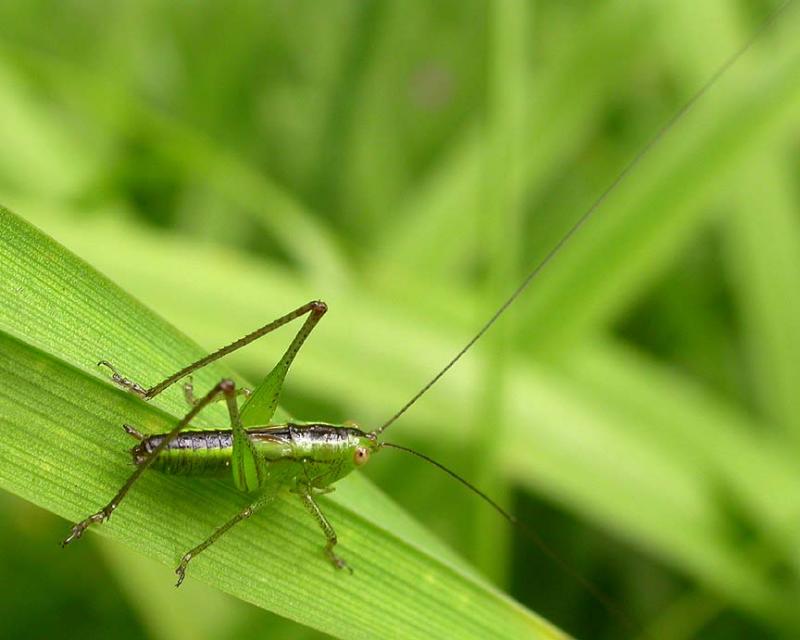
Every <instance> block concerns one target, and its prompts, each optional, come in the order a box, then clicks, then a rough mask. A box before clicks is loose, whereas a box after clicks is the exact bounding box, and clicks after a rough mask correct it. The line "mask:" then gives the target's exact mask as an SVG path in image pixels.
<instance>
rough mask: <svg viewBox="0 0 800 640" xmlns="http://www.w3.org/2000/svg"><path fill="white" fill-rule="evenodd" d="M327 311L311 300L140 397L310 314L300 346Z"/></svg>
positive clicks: (320, 303) (156, 392)
mask: <svg viewBox="0 0 800 640" xmlns="http://www.w3.org/2000/svg"><path fill="white" fill-rule="evenodd" d="M327 310H328V307H327V305H326V304H325V303H324V302H322V301H321V300H312V301H311V302H307V303H306V304H304V305H302V306H300V307H297V309H295V310H294V311H290V312H289V313H287V314H286V315H284V316H281V317H280V318H278V319H277V320H273V321H272V322H269V323H267V324H265V325H264V326H263V327H260V328H258V329H256V330H255V331H253V332H252V333H248V334H247V335H246V336H244V337H243V338H239V339H238V340H236V341H235V342H232V343H231V344H229V345H227V346H225V347H222V348H221V349H217V350H216V351H214V352H213V353H210V354H208V355H207V356H205V357H203V358H200V359H199V360H197V361H196V362H193V363H192V364H190V365H187V366H185V367H184V368H183V369H181V370H180V371H176V372H175V373H173V374H172V375H171V376H169V377H167V378H165V379H164V380H162V381H161V382H159V383H158V384H156V385H153V386H152V387H150V388H149V389H147V390H146V391H145V392H144V394H143V395H142V397H143V398H144V399H145V400H150V399H151V398H155V397H156V396H157V395H158V394H159V393H161V392H162V391H164V390H165V389H167V388H168V387H170V386H172V385H173V384H175V383H176V382H177V381H178V380H180V379H181V378H185V377H186V376H188V375H189V374H190V373H192V372H193V371H197V370H198V369H202V368H203V367H205V366H206V365H207V364H211V363H212V362H214V361H216V360H219V359H220V358H222V357H223V356H226V355H228V354H229V353H233V352H234V351H236V350H238V349H241V348H242V347H244V346H247V345H248V344H250V343H251V342H254V341H255V340H258V339H259V338H260V337H262V336H264V335H266V334H268V333H270V332H271V331H274V330H275V329H278V328H279V327H282V326H283V325H285V324H287V323H289V322H291V321H292V320H294V319H295V318H300V317H301V316H304V315H306V314H310V315H309V317H308V319H307V320H306V322H305V324H304V325H303V328H302V329H300V333H298V336H299V335H300V334H301V333H303V331H304V330H305V336H304V338H303V340H301V341H300V344H302V343H303V341H304V340H305V337H307V336H308V333H309V332H310V331H311V329H313V328H314V325H316V324H317V322H319V319H320V318H321V317H322V316H323V315H324V314H325V312H326V311H327ZM296 340H297V338H295V342H296ZM295 342H292V345H294V344H295ZM297 348H298V349H299V348H300V345H297ZM290 350H291V347H290ZM288 353H289V352H288V351H287V354H286V355H288ZM295 353H296V351H295ZM286 355H284V358H283V359H285V358H286ZM292 359H294V354H292V355H291V357H290V359H289V364H291V360H292ZM287 368H288V367H287Z"/></svg>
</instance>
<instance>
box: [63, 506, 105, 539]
mask: <svg viewBox="0 0 800 640" xmlns="http://www.w3.org/2000/svg"><path fill="white" fill-rule="evenodd" d="M110 516H111V511H110V510H108V507H106V508H104V509H101V510H100V511H98V512H97V513H93V514H92V515H90V516H89V517H88V518H86V520H81V521H80V522H78V523H77V524H75V525H74V526H73V527H72V531H70V534H69V535H68V536H67V537H66V538H64V541H63V542H62V543H61V546H62V547H66V546H67V545H68V544H69V543H70V542H72V541H73V540H77V539H78V538H80V537H81V536H82V535H83V532H84V531H86V530H87V529H88V528H89V527H91V526H92V525H93V524H100V523H102V522H105V521H106V520H108V518H109V517H110Z"/></svg>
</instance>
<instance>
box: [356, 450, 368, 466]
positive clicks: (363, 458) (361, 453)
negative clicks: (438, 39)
mask: <svg viewBox="0 0 800 640" xmlns="http://www.w3.org/2000/svg"><path fill="white" fill-rule="evenodd" d="M368 460H369V449H367V448H366V447H356V450H355V453H354V454H353V461H354V462H355V463H356V466H358V467H360V466H363V465H365V464H367V461H368Z"/></svg>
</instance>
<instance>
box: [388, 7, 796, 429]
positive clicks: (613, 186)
mask: <svg viewBox="0 0 800 640" xmlns="http://www.w3.org/2000/svg"><path fill="white" fill-rule="evenodd" d="M793 2H794V0H785V1H784V2H783V3H782V4H780V5H779V6H778V7H777V8H776V9H775V10H774V11H773V12H772V13H771V14H770V15H769V16H768V17H767V18H765V19H764V21H763V22H762V23H761V24H760V25H759V27H758V28H757V29H756V30H755V31H754V32H753V33H752V34H751V35H750V37H749V38H748V39H747V40H746V41H745V42H744V44H742V45H741V46H740V47H739V49H737V50H736V51H735V52H734V53H732V54H731V56H730V57H729V58H728V59H727V60H725V62H723V63H722V65H721V66H720V67H719V68H718V69H717V70H716V71H715V72H714V73H713V74H712V75H711V77H710V78H709V79H708V80H706V82H705V83H704V84H703V85H702V86H701V87H700V88H699V89H698V90H697V91H696V92H695V93H694V94H693V95H692V96H691V97H690V98H689V99H688V100H686V102H684V103H683V105H682V106H681V107H680V108H679V109H678V110H677V111H676V112H675V113H673V114H672V116H670V118H669V119H668V120H667V121H666V122H664V124H662V125H661V127H659V128H658V129H657V130H656V132H655V133H654V134H653V136H652V137H651V138H650V139H649V140H648V141H647V142H646V143H645V144H644V145H643V146H642V147H641V148H640V149H639V151H637V152H636V154H635V155H634V156H633V157H632V158H631V159H630V160H629V161H628V163H627V164H626V165H625V166H624V167H623V168H622V170H621V171H620V172H619V173H618V174H617V176H616V178H614V180H612V181H611V183H610V184H609V185H608V186H607V187H606V188H605V190H603V191H602V192H601V193H600V195H599V196H597V198H595V200H594V202H592V204H591V205H589V208H588V209H586V210H585V211H584V212H583V214H581V216H580V217H579V218H578V219H577V220H576V221H575V222H574V223H573V224H572V226H571V227H570V228H569V229H568V230H567V232H566V233H565V234H564V235H563V236H561V239H560V240H559V241H558V242H557V243H556V244H555V245H554V246H553V247H552V248H551V249H550V251H548V252H547V254H546V255H545V256H544V258H542V259H541V260H540V261H539V262H538V263H537V264H536V265H535V266H534V267H533V268H532V269H531V270H530V271H529V272H528V274H527V275H526V276H525V277H524V278H523V280H522V282H521V283H520V284H519V285H518V286H517V288H516V289H514V291H513V292H512V293H511V295H510V296H509V297H508V298H507V299H506V301H505V302H503V303H502V304H501V305H500V306H499V307H498V308H497V310H496V311H495V312H494V313H493V314H492V315H491V317H490V318H489V319H488V320H487V321H486V322H485V323H484V324H483V326H481V328H480V329H478V331H477V333H475V335H474V336H472V338H471V339H470V340H469V341H468V342H467V343H466V344H465V345H464V346H463V347H462V348H461V350H460V351H459V352H458V353H456V355H455V356H453V358H452V359H451V360H450V361H449V362H448V363H447V364H446V365H445V366H444V367H442V369H440V370H439V372H438V373H437V374H436V375H435V376H433V378H431V379H430V380H429V381H428V382H427V383H426V384H425V385H423V386H422V388H421V389H420V390H419V391H417V393H415V394H414V395H413V396H412V397H411V399H410V400H409V401H408V402H406V403H405V404H404V405H403V406H402V407H400V409H398V410H397V411H396V412H395V413H394V414H393V415H392V416H391V417H390V418H389V419H388V420H387V421H386V422H384V423H383V424H382V425H381V426H380V427H378V428H377V429H376V430H375V431H374V432H373V433H375V435H379V434H381V433H383V432H384V431H385V430H386V429H387V428H388V427H389V426H390V425H391V424H393V423H394V422H395V421H396V420H397V419H398V418H399V417H400V416H402V415H403V414H404V413H405V412H406V411H408V410H409V409H410V408H411V407H412V406H413V405H414V404H415V403H416V402H417V400H419V399H420V398H421V397H422V396H424V395H425V394H426V393H427V392H428V391H429V390H430V388H431V387H433V385H435V384H436V383H437V382H439V380H440V379H441V378H442V376H444V374H445V373H447V372H448V371H449V370H450V369H451V368H452V366H453V365H454V364H455V363H456V362H458V361H459V360H461V358H462V357H463V356H464V354H466V353H467V351H469V350H470V349H471V348H472V347H473V346H474V345H475V343H476V342H478V340H480V339H481V338H482V337H483V335H484V334H485V333H486V332H487V331H488V330H489V329H491V327H492V326H493V325H494V323H495V322H497V320H499V319H500V316H502V315H503V313H505V311H506V309H508V308H509V307H510V306H511V305H512V304H514V302H516V300H517V298H519V297H520V295H522V293H523V292H524V291H525V290H526V289H527V288H528V286H529V285H530V283H531V282H532V281H533V280H534V279H535V278H536V277H537V276H538V275H539V273H541V271H542V270H543V269H544V268H545V267H546V266H547V265H548V264H549V263H550V262H551V261H552V260H553V258H555V257H556V256H557V255H558V254H559V253H560V252H561V250H562V249H563V248H564V246H565V245H566V244H567V242H569V240H570V239H571V238H572V237H573V236H574V235H575V234H576V233H577V232H578V231H579V230H580V229H581V227H583V226H584V224H586V222H587V221H588V220H589V218H591V217H592V215H593V214H594V213H595V211H597V209H599V208H600V206H601V205H602V204H603V203H604V202H605V201H606V200H607V199H608V197H609V196H610V195H611V194H612V193H614V191H616V190H617V187H619V185H620V184H622V182H623V181H624V180H625V179H626V178H627V177H628V174H630V173H631V171H633V170H634V169H635V168H636V167H637V166H638V165H639V163H640V162H641V161H642V160H643V159H644V158H645V157H647V155H648V154H649V153H650V151H651V150H652V149H653V147H655V146H656V145H657V144H658V143H659V142H660V140H661V139H662V138H663V137H664V136H665V135H666V134H667V133H669V131H670V130H671V129H672V128H673V127H674V126H675V125H676V124H677V123H678V122H679V121H680V120H681V119H682V118H683V117H684V116H685V115H686V114H687V113H688V112H689V111H690V110H691V109H692V107H694V105H695V104H696V103H697V102H698V100H700V98H702V97H703V96H704V95H705V94H706V93H708V91H709V90H710V89H711V88H712V87H713V86H714V85H715V84H716V83H717V81H719V79H720V78H721V77H722V76H723V75H725V73H726V72H727V71H728V69H730V68H731V67H732V66H733V65H734V64H736V62H737V61H738V60H739V58H741V57H742V56H743V55H744V54H745V53H746V52H747V51H748V50H749V49H750V47H752V46H753V43H755V42H756V41H757V40H758V39H759V37H760V36H761V35H762V34H763V33H764V32H765V31H766V30H767V29H768V28H769V27H770V26H771V25H772V23H773V22H775V20H776V19H777V18H778V16H779V15H780V14H781V13H783V11H784V10H785V9H786V8H787V7H788V6H789V5H791V4H792V3H793Z"/></svg>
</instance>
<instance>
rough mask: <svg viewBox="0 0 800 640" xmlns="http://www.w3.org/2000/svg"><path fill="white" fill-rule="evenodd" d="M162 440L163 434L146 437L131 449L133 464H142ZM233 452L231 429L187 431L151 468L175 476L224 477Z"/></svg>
mask: <svg viewBox="0 0 800 640" xmlns="http://www.w3.org/2000/svg"><path fill="white" fill-rule="evenodd" d="M163 439H164V434H159V435H153V436H149V437H146V438H144V439H143V440H142V441H141V442H140V443H139V444H137V445H136V446H135V447H134V448H133V449H131V454H132V455H133V463H134V464H136V465H140V464H142V462H144V460H145V458H146V457H147V455H149V454H150V453H151V452H152V451H153V450H155V448H156V447H157V446H158V445H159V444H161V442H162V441H163ZM232 452H233V440H232V436H231V432H230V431H229V430H223V431H184V432H183V433H181V434H179V435H178V436H177V437H176V438H175V439H174V440H173V441H172V442H170V443H169V444H168V445H167V447H166V448H165V449H164V450H163V451H162V452H161V453H159V454H158V456H157V457H156V459H155V460H153V465H152V468H153V469H156V470H157V471H162V472H164V473H169V474H174V475H203V476H213V475H223V474H225V473H229V469H230V464H231V454H232Z"/></svg>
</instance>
